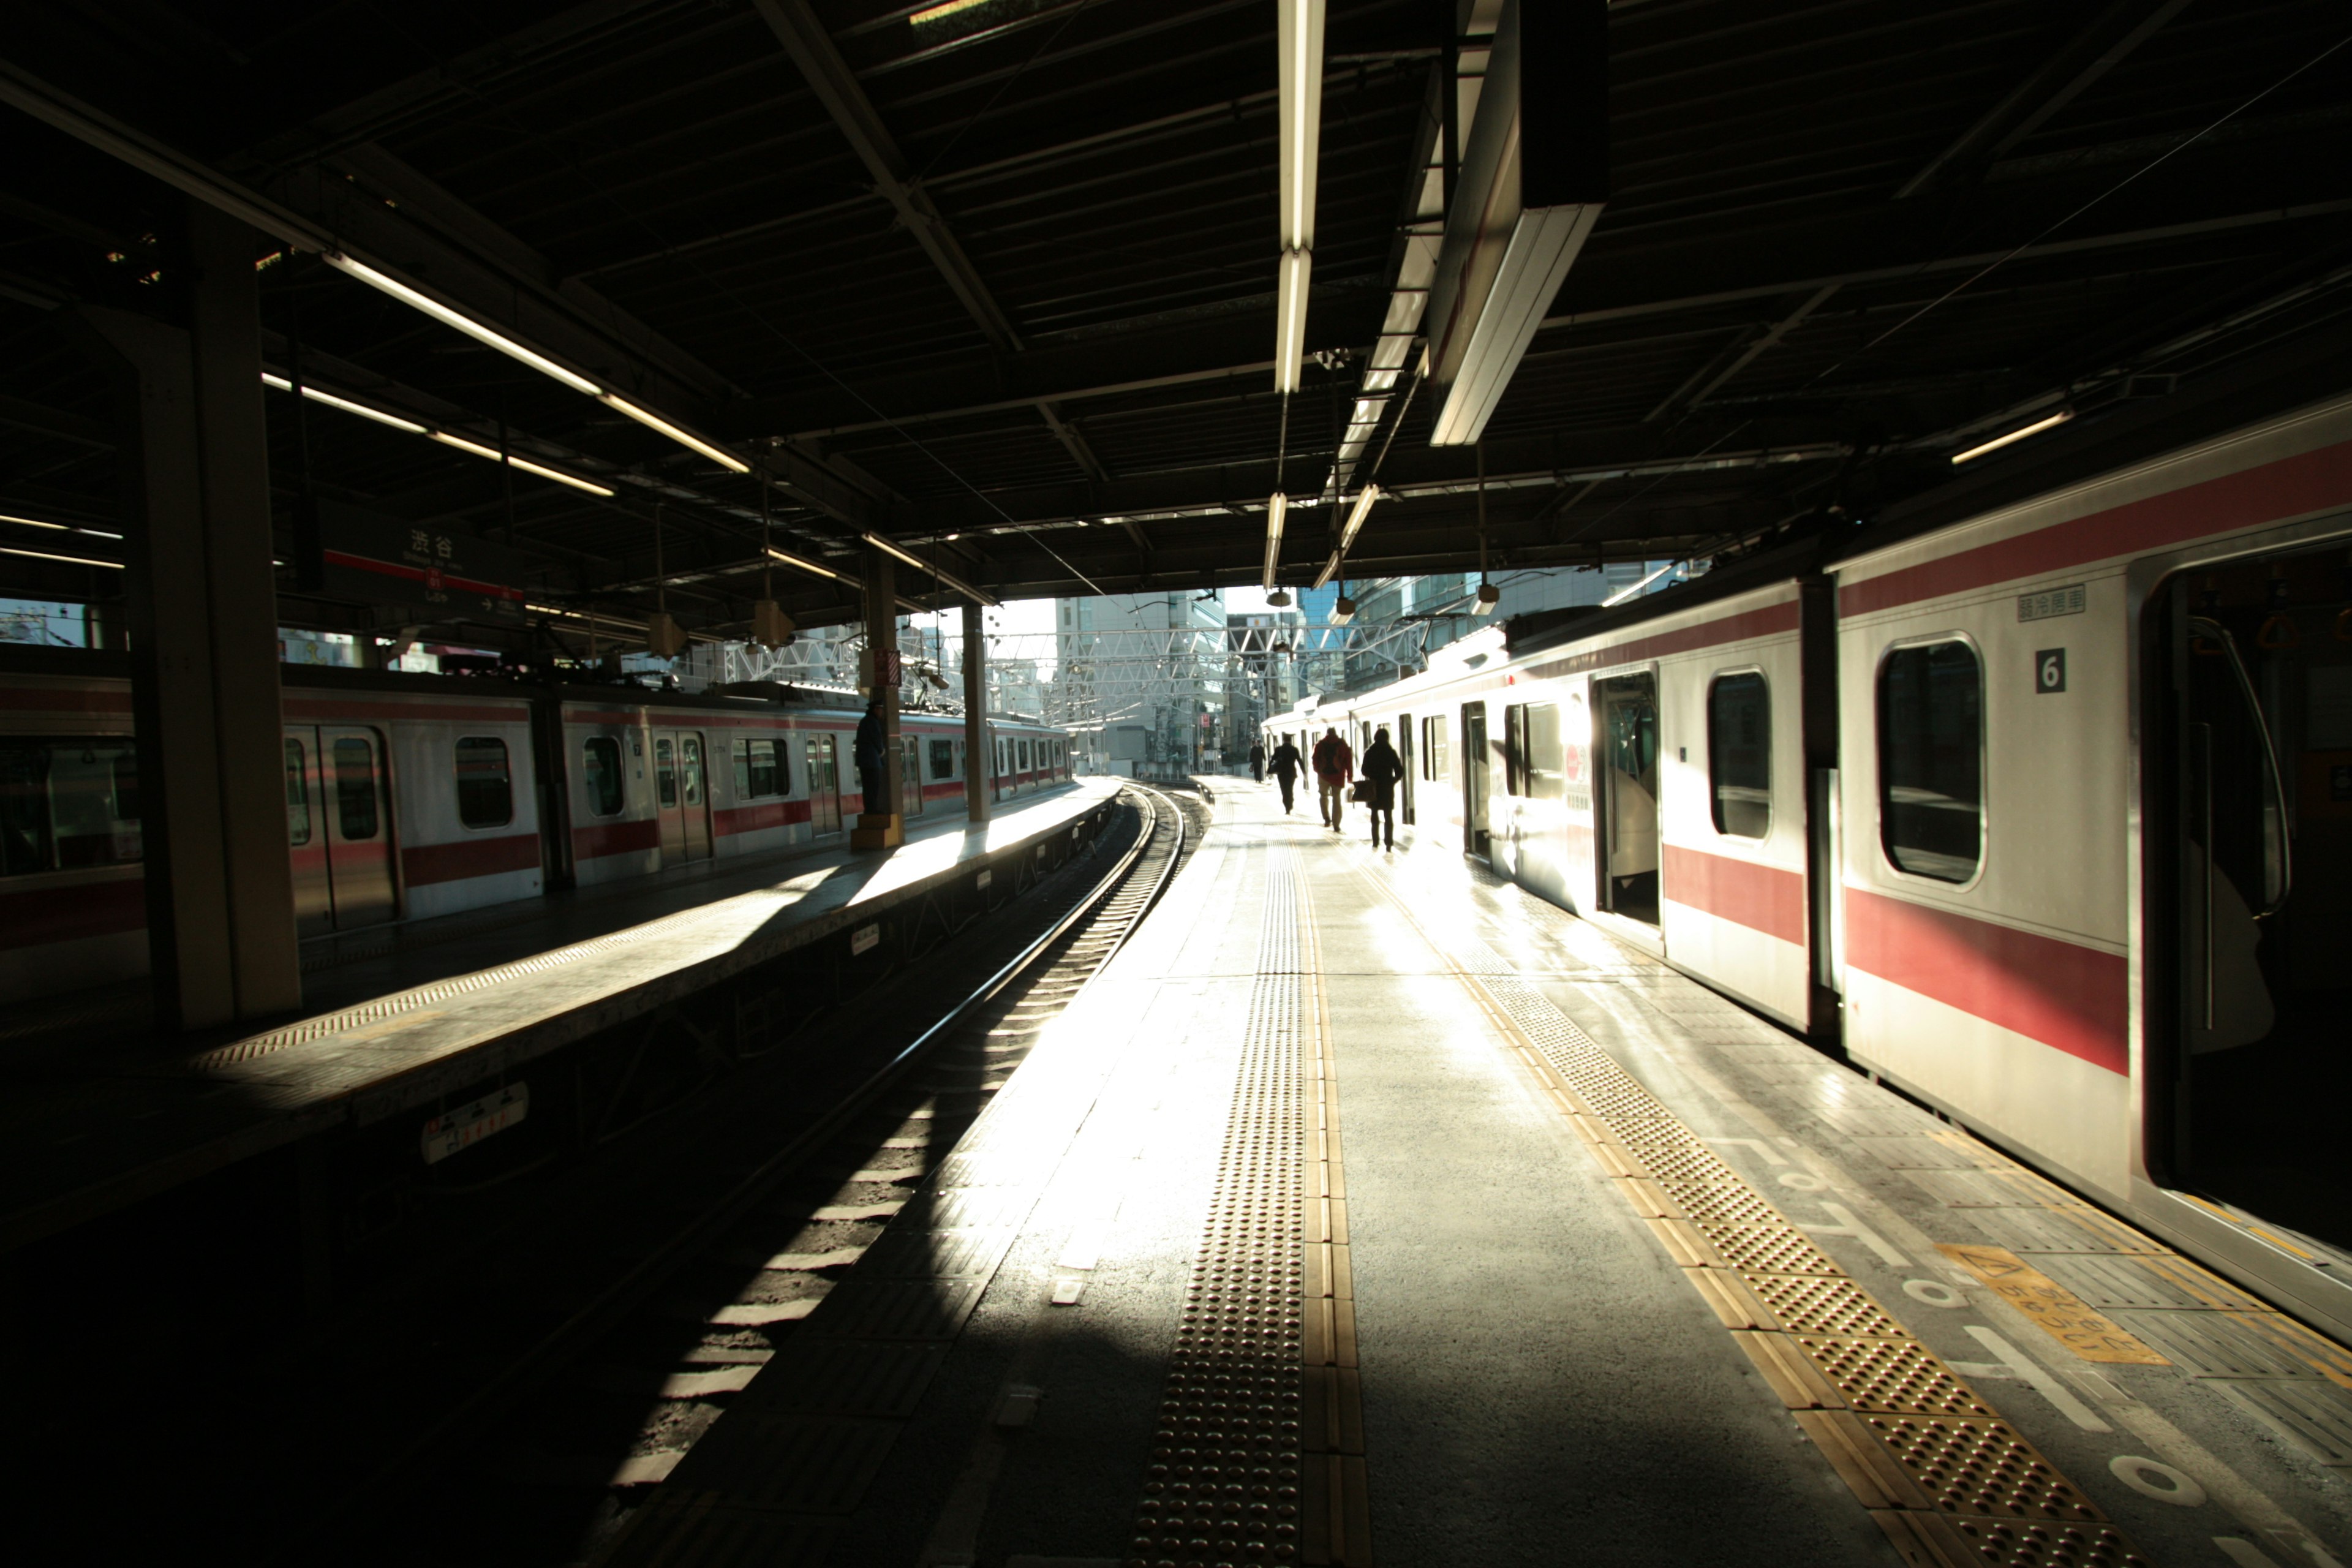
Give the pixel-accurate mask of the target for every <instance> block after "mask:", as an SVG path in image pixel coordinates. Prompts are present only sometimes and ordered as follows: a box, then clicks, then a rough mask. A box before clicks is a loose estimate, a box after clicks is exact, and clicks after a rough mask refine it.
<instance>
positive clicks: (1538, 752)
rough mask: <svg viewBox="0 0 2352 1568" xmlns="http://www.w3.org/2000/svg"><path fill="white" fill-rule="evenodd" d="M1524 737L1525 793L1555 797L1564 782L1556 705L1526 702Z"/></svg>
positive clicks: (1540, 796) (1557, 707) (1550, 798)
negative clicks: (1526, 779)
mask: <svg viewBox="0 0 2352 1568" xmlns="http://www.w3.org/2000/svg"><path fill="white" fill-rule="evenodd" d="M1525 739H1526V743H1527V752H1526V756H1527V763H1526V766H1527V772H1528V781H1527V792H1528V795H1531V796H1533V797H1534V798H1536V799H1537V800H1558V799H1559V797H1560V793H1561V788H1562V785H1563V783H1564V781H1563V780H1562V778H1561V776H1560V763H1561V760H1562V759H1561V757H1560V750H1559V704H1557V703H1553V702H1537V703H1531V704H1529V705H1528V710H1527V724H1526V736H1525Z"/></svg>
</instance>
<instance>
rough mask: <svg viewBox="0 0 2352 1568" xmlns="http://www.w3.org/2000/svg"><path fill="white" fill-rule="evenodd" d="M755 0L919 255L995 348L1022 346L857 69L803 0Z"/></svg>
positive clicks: (1012, 348) (1009, 319)
mask: <svg viewBox="0 0 2352 1568" xmlns="http://www.w3.org/2000/svg"><path fill="white" fill-rule="evenodd" d="M753 4H754V5H757V6H758V7H759V11H760V15H761V17H763V18H764V19H765V20H766V22H767V24H768V26H769V27H770V28H771V29H772V31H773V32H774V33H775V35H776V39H777V41H778V42H779V43H781V44H782V45H783V46H784V50H785V52H786V53H787V54H789V55H791V56H792V57H793V63H794V64H796V65H798V66H799V67H800V68H801V74H802V75H803V77H805V78H807V79H808V84H809V89H810V90H811V91H812V92H814V93H815V94H816V98H817V101H818V102H819V103H822V104H823V105H824V109H825V112H826V113H828V114H830V115H832V116H833V122H834V123H835V125H837V126H839V127H840V128H841V133H842V135H843V136H845V138H847V139H848V142H849V145H850V147H851V149H852V150H853V151H854V152H856V154H857V157H858V161H859V162H860V163H864V164H865V165H866V173H867V174H871V175H873V176H874V189H875V192H876V194H877V195H880V196H882V197H883V198H884V199H885V200H887V202H889V204H890V205H892V206H893V207H895V208H897V209H898V221H899V222H900V223H902V224H904V225H906V226H907V232H908V233H909V234H911V235H913V236H914V237H915V243H916V244H918V245H919V246H921V247H923V254H924V255H926V256H928V257H929V258H931V265H932V266H934V267H936V268H939V270H940V277H941V278H943V279H946V280H947V285H948V288H949V289H950V290H951V291H952V292H953V293H954V295H955V297H956V299H957V300H959V301H960V302H961V304H962V306H963V308H964V310H965V311H966V312H967V313H969V314H970V315H971V319H972V321H973V323H974V324H975V325H977V326H978V327H979V328H980V332H981V336H982V337H984V338H986V339H987V340H988V342H989V343H990V345H991V346H992V347H994V348H997V349H1002V350H1005V351H1007V352H1015V351H1018V350H1019V349H1020V348H1021V347H1022V342H1021V333H1020V331H1018V329H1016V328H1015V327H1014V326H1013V318H1012V317H1011V316H1009V315H1007V314H1006V313H1005V311H1004V309H1003V306H1001V305H999V304H998V303H997V302H996V297H995V296H994V295H993V294H992V293H990V292H989V290H988V285H987V284H986V283H985V282H983V281H982V279H981V276H980V272H979V270H978V269H977V268H974V267H973V266H972V264H971V258H970V257H969V256H966V255H965V254H964V251H963V247H962V245H961V244H960V243H959V242H958V241H957V239H956V237H955V232H954V230H952V229H950V227H949V226H948V223H947V220H946V219H945V218H943V217H941V216H940V210H939V208H938V207H937V206H935V205H932V203H931V198H930V195H929V193H928V192H926V191H925V190H924V189H923V183H922V180H921V179H920V178H919V176H917V175H916V174H914V173H913V172H912V171H911V169H910V168H909V167H908V163H907V158H906V154H905V153H901V152H899V151H898V142H897V141H896V140H895V139H894V138H893V137H892V136H891V134H890V130H889V127H887V126H886V125H884V124H883V123H882V117H881V116H880V115H879V114H878V113H877V112H876V111H875V109H874V103H873V100H871V99H869V98H867V97H866V89H864V88H862V87H860V86H858V85H857V77H856V73H855V72H854V71H852V70H851V69H850V68H849V62H848V61H847V60H845V59H843V58H841V50H840V49H839V48H837V47H835V45H834V41H833V35H832V34H830V33H828V32H826V31H825V27H824V23H823V22H821V21H819V20H818V19H817V16H816V13H815V12H814V11H813V10H812V9H810V7H809V5H808V0H753Z"/></svg>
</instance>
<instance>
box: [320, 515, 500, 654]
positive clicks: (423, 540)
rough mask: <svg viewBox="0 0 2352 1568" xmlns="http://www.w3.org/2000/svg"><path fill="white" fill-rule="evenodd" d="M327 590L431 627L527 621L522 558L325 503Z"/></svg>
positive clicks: (323, 583)
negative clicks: (399, 611)
mask: <svg viewBox="0 0 2352 1568" xmlns="http://www.w3.org/2000/svg"><path fill="white" fill-rule="evenodd" d="M319 533H320V545H321V549H320V557H321V561H322V564H323V567H324V573H323V575H322V576H321V578H320V585H319V586H320V592H321V593H322V594H324V595H326V596H328V597H329V598H334V599H351V600H356V601H358V602H359V603H362V604H368V605H402V606H404V607H406V608H409V609H412V610H415V612H417V618H418V619H420V620H425V621H503V622H509V623H517V624H519V623H520V622H521V620H522V619H523V591H522V589H521V588H520V586H518V585H517V584H520V582H521V581H522V576H523V564H522V560H521V558H520V556H518V555H516V554H515V553H514V552H511V551H507V550H502V549H500V548H499V547H498V546H497V545H495V544H488V543H485V542H483V541H481V540H478V539H476V538H475V537H474V536H473V535H471V534H467V533H458V532H454V531H451V530H449V529H446V528H439V527H433V526H429V525H426V524H423V523H411V522H404V521H401V520H400V519H398V518H391V517H385V516H383V514H381V513H378V512H370V511H362V510H360V509H359V508H357V507H349V506H340V505H337V504H335V503H334V502H331V501H321V502H320V503H319Z"/></svg>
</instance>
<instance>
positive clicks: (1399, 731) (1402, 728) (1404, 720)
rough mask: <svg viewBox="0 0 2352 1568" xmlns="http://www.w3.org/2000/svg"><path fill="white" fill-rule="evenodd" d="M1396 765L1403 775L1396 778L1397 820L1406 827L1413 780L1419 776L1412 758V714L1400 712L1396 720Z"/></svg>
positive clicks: (1410, 814)
mask: <svg viewBox="0 0 2352 1568" xmlns="http://www.w3.org/2000/svg"><path fill="white" fill-rule="evenodd" d="M1396 752H1397V765H1398V766H1399V767H1402V769H1403V770H1404V776H1403V777H1402V778H1401V779H1399V780H1397V820H1398V821H1399V822H1402V823H1403V824H1404V825H1405V826H1407V827H1411V826H1412V795H1413V781H1414V780H1415V779H1417V778H1418V777H1420V773H1419V772H1418V771H1417V770H1416V768H1415V766H1414V763H1413V760H1412V714H1410V713H1400V714H1398V715H1397V721H1396Z"/></svg>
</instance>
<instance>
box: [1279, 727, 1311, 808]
mask: <svg viewBox="0 0 2352 1568" xmlns="http://www.w3.org/2000/svg"><path fill="white" fill-rule="evenodd" d="M1272 765H1273V768H1274V782H1275V783H1276V784H1280V785H1281V786H1282V815H1283V816H1289V815H1290V786H1291V785H1292V784H1295V783H1296V782H1297V778H1298V774H1299V772H1300V770H1301V769H1303V768H1304V767H1305V766H1306V759H1305V758H1303V757H1301V756H1300V755H1299V754H1298V748H1297V747H1296V746H1294V745H1292V744H1291V743H1290V737H1289V736H1287V735H1285V736H1284V737H1283V738H1282V744H1280V745H1279V746H1276V748H1275V749H1274V756H1273V759H1272Z"/></svg>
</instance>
